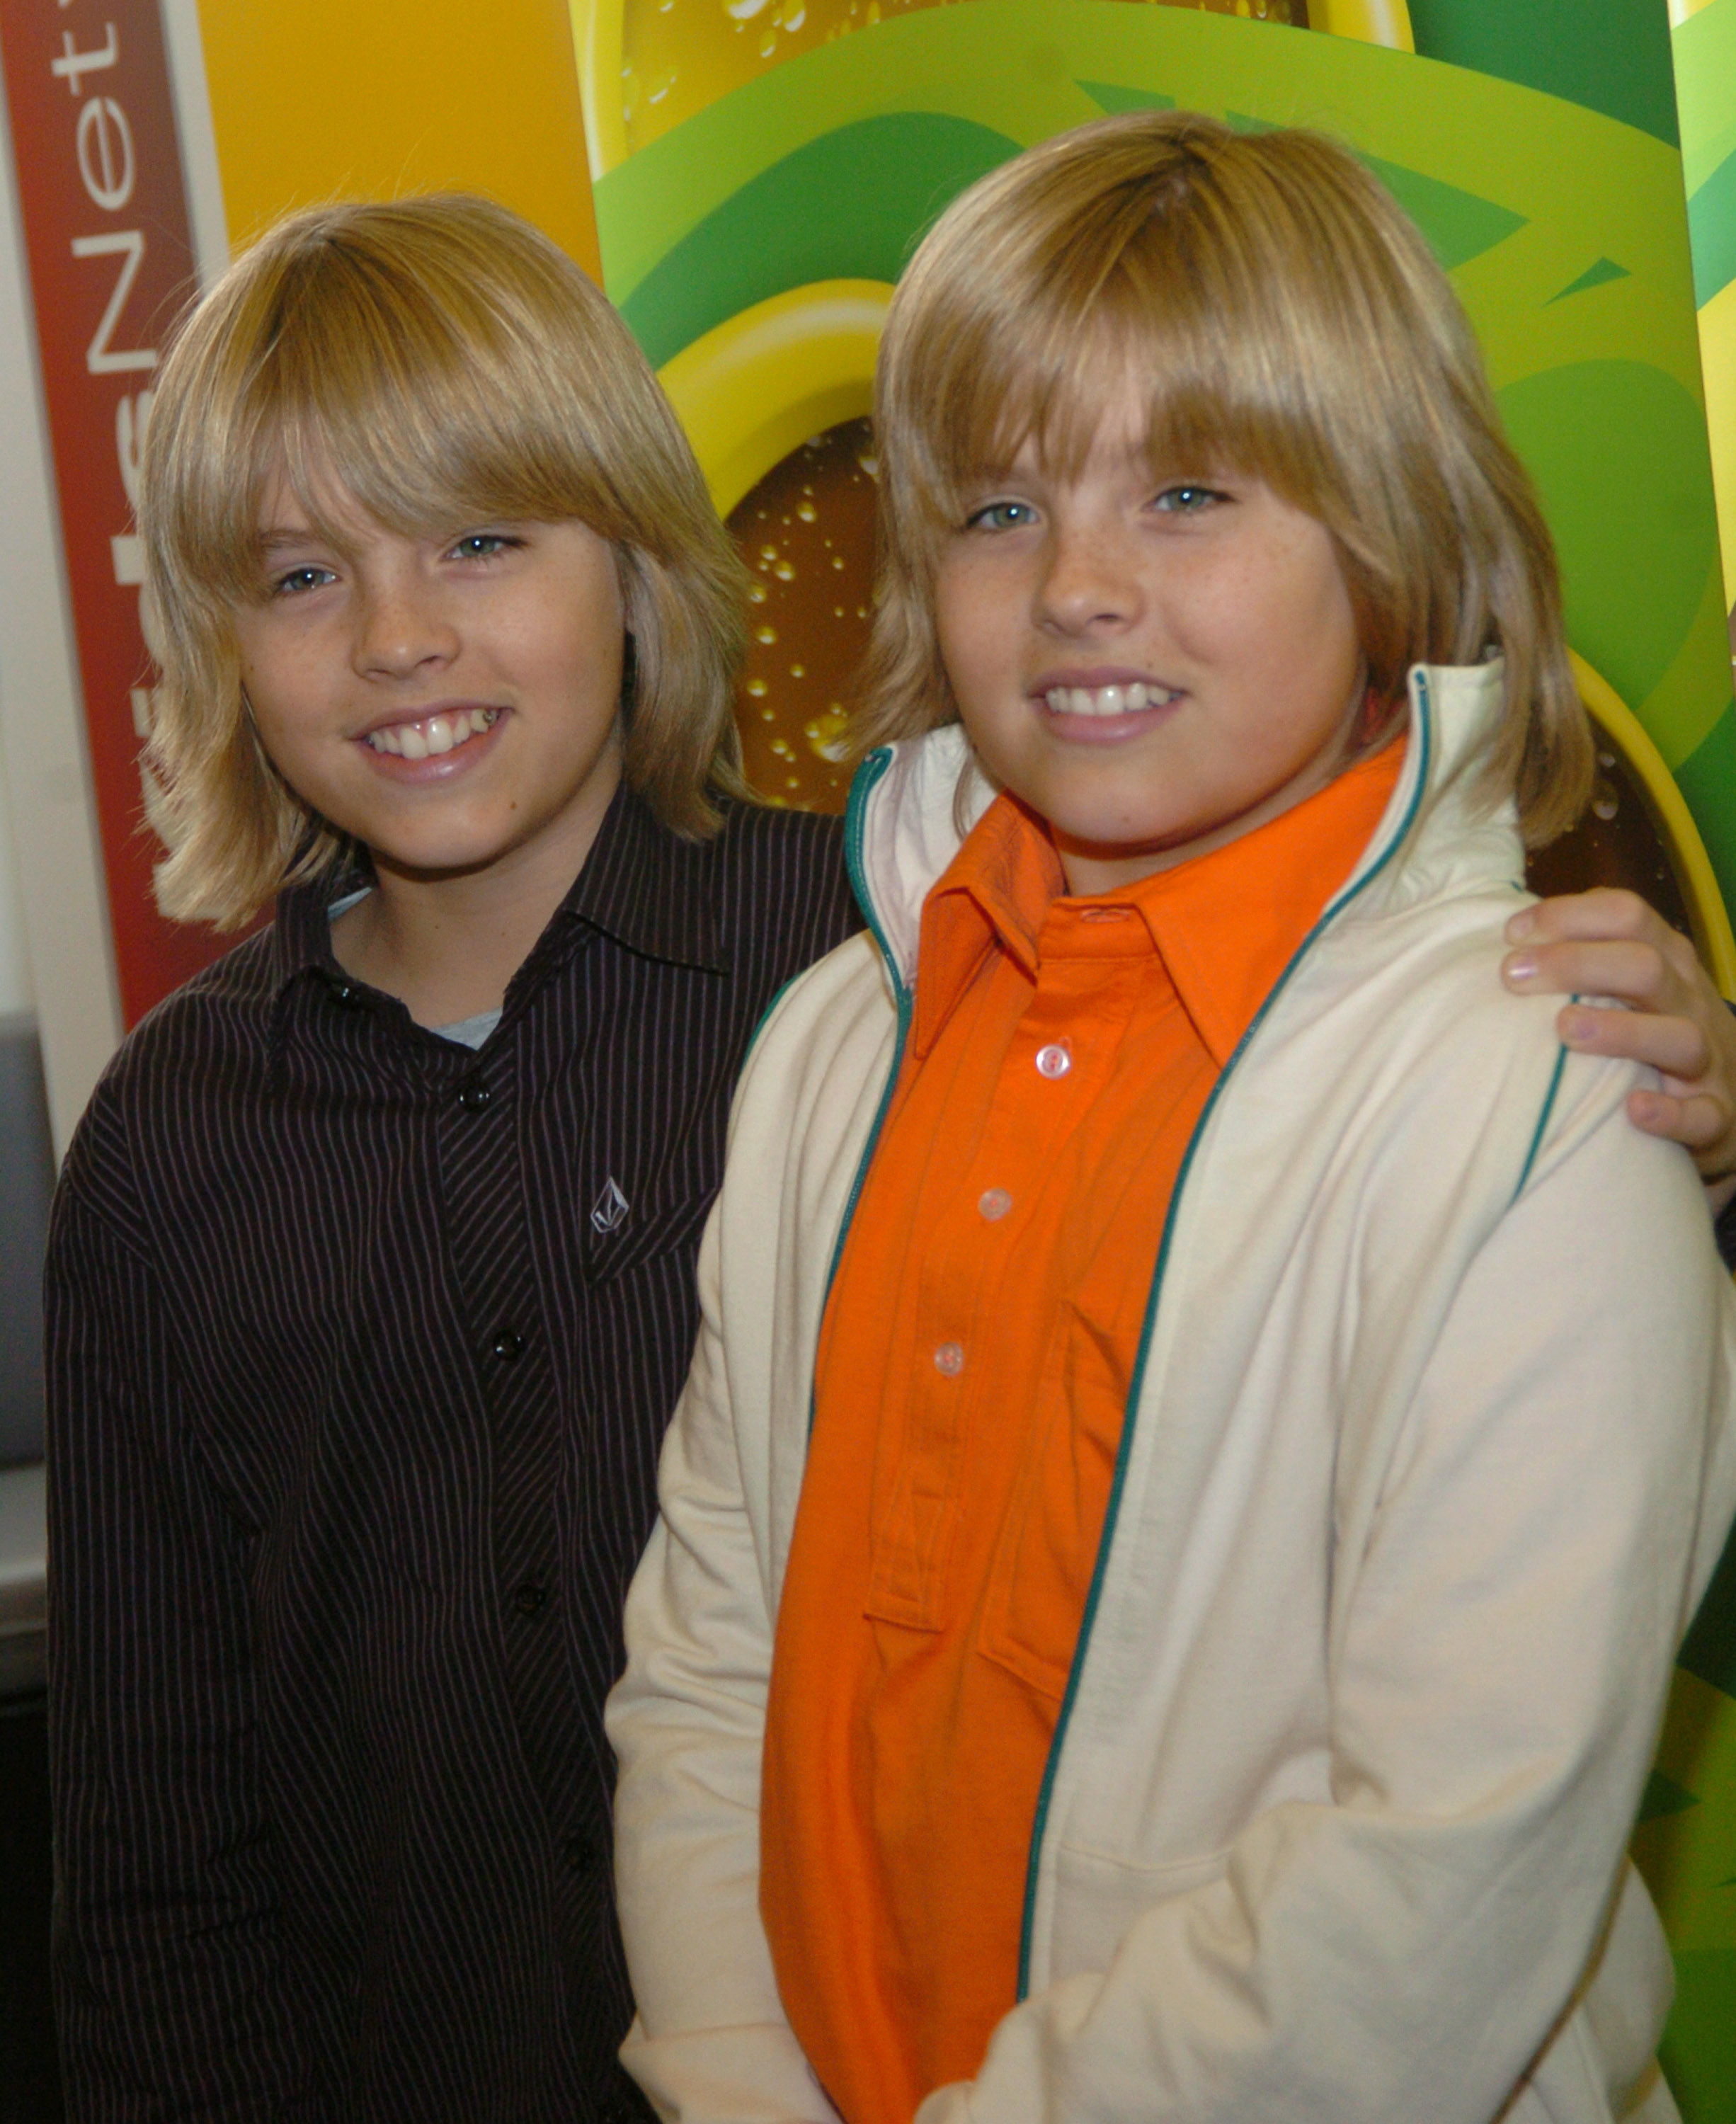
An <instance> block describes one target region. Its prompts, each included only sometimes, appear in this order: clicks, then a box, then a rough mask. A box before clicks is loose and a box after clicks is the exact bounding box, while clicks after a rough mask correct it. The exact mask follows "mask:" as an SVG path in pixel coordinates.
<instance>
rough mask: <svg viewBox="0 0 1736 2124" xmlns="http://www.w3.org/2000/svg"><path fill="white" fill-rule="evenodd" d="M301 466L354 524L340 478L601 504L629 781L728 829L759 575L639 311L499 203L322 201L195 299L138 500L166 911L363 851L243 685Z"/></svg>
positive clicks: (556, 505)
mask: <svg viewBox="0 0 1736 2124" xmlns="http://www.w3.org/2000/svg"><path fill="white" fill-rule="evenodd" d="M280 475H281V476H283V477H286V478H287V479H288V481H289V484H290V486H292V488H293V489H294V492H295V494H296V496H297V498H298V500H299V501H300V502H301V504H302V505H303V507H304V508H305V509H306V510H308V514H309V516H310V518H311V519H313V522H314V523H315V524H316V526H318V528H319V529H321V530H322V532H324V533H328V534H330V535H332V536H333V537H336V533H337V527H336V525H334V524H332V523H330V522H329V521H328V520H325V519H322V506H323V507H326V508H329V505H330V502H331V499H332V495H331V482H332V481H333V480H334V479H335V480H336V481H337V482H339V483H341V489H342V491H343V493H344V494H345V495H346V496H349V497H350V498H351V499H353V500H354V501H355V502H356V503H358V504H360V506H361V508H362V509H363V510H365V511H366V512H367V513H368V514H369V515H371V516H373V517H374V518H375V519H378V520H379V522H380V523H382V524H384V525H386V526H387V527H388V529H391V530H393V531H397V532H400V533H406V534H409V535H412V536H421V537H426V536H435V537H445V536H449V535H454V534H455V533H458V532H459V531H461V530H463V529H466V528H468V526H469V525H470V524H478V523H487V522H492V521H501V520H508V521H513V520H516V521H534V522H562V521H569V520H574V519H576V520H579V521H581V522H583V523H585V524H587V525H589V527H590V529H592V530H593V531H595V532H596V533H598V535H599V536H600V537H601V538H605V539H607V540H608V541H609V543H611V545H612V546H613V547H614V551H615V554H616V559H617V565H618V566H619V571H620V577H621V588H622V594H623V607H624V611H625V614H626V623H627V627H628V632H630V634H631V635H632V637H633V673H634V677H633V693H632V696H631V703H630V712H629V714H628V722H627V732H626V748H625V773H626V778H627V780H628V782H629V783H630V784H631V786H632V787H634V788H635V789H637V791H638V792H640V793H641V794H642V796H643V797H645V798H646V799H647V801H648V802H649V803H650V804H651V806H652V808H653V810H654V811H656V813H657V815H658V816H659V817H660V818H661V820H663V821H664V823H665V824H666V825H669V826H670V827H671V828H672V829H675V831H677V832H679V833H681V834H687V835H690V836H699V835H703V834H708V833H710V832H712V831H713V830H714V829H716V826H717V823H718V813H717V808H716V806H715V805H714V803H713V801H712V797H713V792H719V793H724V794H728V795H732V796H739V795H742V794H744V793H745V788H744V784H743V782H742V780H741V771H740V750H739V741H738V740H737V738H736V726H735V721H734V713H733V704H734V685H735V676H736V667H737V665H738V664H739V661H740V658H741V649H742V646H743V642H744V640H745V627H746V623H745V618H744V614H745V611H746V605H745V597H744V593H745V587H746V583H745V576H744V573H743V571H742V568H741V562H740V561H739V560H738V558H737V557H736V552H735V550H734V548H733V547H732V545H731V543H730V541H729V538H728V537H727V533H725V532H724V530H723V529H722V526H721V525H720V524H719V523H718V521H717V516H716V514H715V512H714V511H713V508H712V505H711V502H710V499H709V496H708V494H707V491H706V488H705V483H704V481H703V477H702V475H701V474H700V472H699V467H698V465H697V464H696V463H695V462H694V457H693V453H692V451H691V449H689V445H688V443H687V440H686V439H685V436H684V435H683V434H682V432H681V430H680V425H679V424H678V423H677V421H676V420H675V416H674V414H673V412H672V411H670V407H669V405H668V402H667V401H666V399H665V397H664V396H663V394H662V392H661V389H660V388H659V387H658V384H657V383H656V378H654V377H653V376H652V373H651V371H650V369H649V368H648V366H647V364H646V362H645V359H644V357H643V356H642V355H641V353H640V352H639V350H638V348H637V345H635V344H634V342H633V339H632V337H631V336H630V335H629V334H628V331H627V328H626V327H625V326H624V325H623V323H622V322H621V320H620V318H619V317H618V316H617V315H616V313H615V312H614V310H613V309H612V308H610V307H609V303H607V302H606V301H605V298H603V296H602V295H601V294H599V292H598V291H597V289H595V287H593V286H592V284H591V283H590V281H589V280H587V279H586V277H585V275H583V274H582V273H581V272H580V271H579V270H578V269H577V267H576V266H574V265H572V262H571V261H569V260H568V259H567V257H566V256H564V255H563V254H562V252H561V251H558V250H557V248H556V247H555V246H554V245H553V244H552V243H550V242H548V241H547V240H546V239H545V238H544V237H542V236H540V235H539V234H538V233H537V232H536V231H535V230H534V229H533V228H530V227H529V225H528V224H527V223H525V222H523V221H520V219H518V218H517V217H516V216H515V215H513V214H509V213H507V212H506V210H505V209H502V208H500V207H496V206H494V205H492V204H489V203H487V201H484V200H478V199H468V198H462V197H450V198H431V199H420V200H403V201H400V202H398V203H397V204H393V205H350V206H338V207H328V208H322V209H316V210H314V211H313V212H312V213H308V214H299V215H296V216H294V217H293V218H292V219H289V220H288V221H285V222H284V223H280V225H279V226H278V227H277V228H275V229H273V230H272V231H271V233H269V234H267V235H266V237H263V238H262V239H261V242H259V243H257V244H256V245H255V246H254V247H253V248H252V250H251V251H248V252H247V254H246V256H243V257H242V259H240V260H239V261H238V262H237V264H236V265H235V266H233V267H232V268H231V269H230V270H229V272H228V274H227V275H225V276H224V277H223V280H221V281H220V282H219V284H218V285H217V287H216V288H215V289H213V290H212V292H211V294H209V296H208V297H207V298H206V299H205V301H204V302H203V303H200V306H199V307H198V308H197V309H196V310H195V311H194V312H193V313H192V315H191V317H190V319H189V321H188V322H187V325H186V328H185V330H184V331H183V332H182V333H181V336H180V338H179V340H178V341H177V342H176V346H175V348H174V350H173V351H172V354H171V355H170V356H169V359H168V360H167V363H166V364H165V366H164V369H163V371H162V378H161V382H160V383H159V385H158V390H157V394H156V400H155V403H154V405H153V408H152V411H151V417H150V423H149V427H148V433H147V436H146V441H145V449H144V455H143V475H142V480H141V492H140V502H139V529H140V530H141V532H142V533H143V537H144V540H145V547H146V554H147V570H148V599H149V604H150V609H151V613H152V616H153V648H154V649H155V651H156V652H157V655H158V660H159V662H160V663H161V665H162V685H161V686H160V688H158V696H157V710H156V714H155V717H154V718H153V731H152V737H151V742H150V745H149V748H148V754H147V764H148V770H149V773H150V776H151V778H152V780H153V782H154V785H155V787H154V789H153V801H152V805H151V816H152V823H153V825H154V826H155V827H156V829H157V830H158V833H159V834H161V836H162V839H163V840H164V842H165V843H167V847H168V849H169V853H168V856H167V859H166V860H165V861H164V862H162V864H161V865H160V866H159V867H158V873H157V896H158V904H159V905H160V906H161V907H162V909H163V912H164V913H165V914H169V915H171V916H172V917H173V918H175V919H179V920H183V921H186V920H198V921H205V922H211V923H215V924H216V925H217V926H218V927H219V928H233V927H236V926H238V925H239V924H240V923H244V922H246V921H247V919H249V918H250V917H251V916H252V914H253V913H254V912H255V911H256V909H258V907H259V906H260V905H261V904H262V903H263V902H264V901H265V900H268V899H270V898H271V895H273V894H274V893H275V892H276V891H278V890H280V888H281V887H282V886H285V884H289V883H293V882H295V881H298V880H300V879H303V878H307V877H310V876H316V875H318V874H319V873H321V872H323V871H325V870H327V869H328V868H329V867H332V864H333V863H334V862H335V861H336V860H337V859H338V858H339V857H340V856H341V853H342V852H343V844H342V842H341V837H340V836H339V835H338V834H337V833H336V831H335V830H334V829H332V827H331V826H330V825H328V824H327V822H326V821H324V820H322V819H320V818H318V816H317V815H314V814H313V813H312V812H311V811H310V810H309V809H308V806H306V805H304V804H303V802H302V801H301V800H300V799H299V797H297V796H296V795H295V793H294V792H293V791H292V790H291V789H289V787H288V786H287V785H286V784H285V782H284V781H283V780H282V778H281V777H280V775H279V774H278V773H277V772H276V770H275V768H274V767H273V766H272V764H271V761H270V760H269V759H267V758H266V754H265V751H264V750H263V748H262V746H261V744H260V742H259V739H258V736H257V734H256V731H255V729H254V726H253V723H252V718H251V717H250V716H249V715H248V714H247V707H246V703H245V701H244V699H243V698H242V686H241V679H240V671H239V665H238V656H237V652H236V647H235V641H234V629H233V609H234V607H235V606H236V605H237V604H239V603H242V602H243V601H244V600H247V599H251V598H253V597H256V596H257V595H258V594H259V592H260V565H261V564H260V555H259V544H258V538H259V522H260V509H261V503H262V501H263V500H264V498H265V494H266V487H267V486H268V484H269V483H270V482H271V481H272V480H273V479H274V478H275V477H279V476H280ZM340 543H341V541H340Z"/></svg>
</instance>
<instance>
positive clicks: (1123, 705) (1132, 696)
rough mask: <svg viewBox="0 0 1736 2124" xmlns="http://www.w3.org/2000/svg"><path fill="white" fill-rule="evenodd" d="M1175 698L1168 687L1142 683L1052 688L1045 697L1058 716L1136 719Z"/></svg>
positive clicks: (1140, 680) (1052, 712)
mask: <svg viewBox="0 0 1736 2124" xmlns="http://www.w3.org/2000/svg"><path fill="white" fill-rule="evenodd" d="M1174 698H1176V696H1175V694H1174V693H1173V692H1172V691H1171V690H1170V689H1169V688H1168V687H1167V686H1148V685H1147V684H1146V683H1145V682H1144V680H1142V679H1135V680H1134V681H1133V682H1132V684H1131V685H1127V686H1051V688H1049V690H1048V692H1047V693H1045V694H1044V695H1043V699H1044V700H1045V702H1047V704H1048V707H1049V710H1050V712H1051V714H1053V715H1057V716H1136V715H1137V714H1138V713H1139V712H1140V711H1141V709H1142V708H1154V707H1162V706H1163V705H1164V703H1165V702H1168V701H1173V700H1174Z"/></svg>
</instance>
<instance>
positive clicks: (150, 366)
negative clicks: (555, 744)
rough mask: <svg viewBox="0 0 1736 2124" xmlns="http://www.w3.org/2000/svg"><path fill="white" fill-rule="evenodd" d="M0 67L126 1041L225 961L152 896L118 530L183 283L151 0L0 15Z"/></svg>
mask: <svg viewBox="0 0 1736 2124" xmlns="http://www.w3.org/2000/svg"><path fill="white" fill-rule="evenodd" d="M0 64H3V68H4V73H5V77H6V95H7V108H8V110H9V111H10V113H11V119H12V153H13V158H14V161H15V163H16V176H17V185H18V199H19V205H20V209H21V219H22V221H23V224H24V228H23V233H24V242H25V253H26V258H27V260H28V261H29V267H30V278H31V298H32V301H33V303H34V306H35V327H36V341H37V345H38V347H39V349H40V359H41V364H42V382H43V389H44V394H45V398H46V400H47V411H48V423H49V435H50V439H51V443H52V446H53V453H54V476H55V481H56V485H57V487H58V491H59V510H60V529H61V539H62V544H63V548H64V553H65V557H66V571H67V580H68V588H69V590H70V593H71V601H72V615H73V629H74V632H75V633H76V636H77V638H78V670H79V676H80V679H81V681H82V686H83V692H84V712H85V718H86V721H87V726H88V730H89V736H90V751H91V765H92V778H93V780H94V783H95V787H96V811H97V819H98V825H99V827H100V829H101V837H102V850H103V861H104V864H105V867H106V877H107V885H108V901H109V917H110V921H111V925H112V928H113V934H114V942H115V965H116V967H117V970H118V972H119V975H120V1000H121V1008H122V1010H123V1013H125V1019H126V1022H127V1023H128V1024H129V1025H131V1024H133V1023H134V1022H136V1021H137V1020H138V1019H139V1017H141V1016H143V1013H145V1012H146V1011H147V1010H148V1009H149V1008H150V1007H151V1005H152V1004H153V1003H156V1002H158V1000H159V999H161V998H162V997H163V996H165V995H167V994H168V992H169V990H170V989H172V988H174V987H176V986H177V985H178V984H179V983H181V981H184V980H186V979H187V977H188V976H189V975H191V974H193V973H195V972H197V971H198V970H199V968H200V966H204V965H205V964H206V963H207V961H209V960H210V959H212V958H214V957H215V956H216V955H217V953H218V952H219V951H221V950H223V948H224V947H225V940H223V939H221V938H219V937H215V936H214V935H213V934H212V933H210V932H209V931H208V930H204V929H193V928H183V927H181V926H178V925H176V924H175V923H168V922H165V921H164V920H163V919H162V916H161V915H159V914H158V912H157V909H156V906H155V904H154V903H153V900H152V898H151V869H152V865H153V862H154V861H155V859H156V856H157V854H158V845H157V843H156V841H155V840H154V839H153V836H152V835H151V834H150V832H149V830H148V828H147V827H146V825H145V823H144V801H143V784H142V782H141V779H140V774H139V750H140V747H141V745H143V740H144V739H145V737H146V736H147V735H148V734H149V730H150V715H151V690H150V688H151V667H150V657H149V654H148V651H147V650H146V647H145V644H144V637H143V633H142V632H141V631H140V626H139V582H140V580H141V579H142V574H143V570H142V566H141V554H140V551H139V540H138V538H137V537H136V536H135V535H134V530H133V514H132V510H133V498H134V493H135V491H136V488H137V485H138V477H139V442H140V439H141V437H142V435H143V430H144V424H145V421H146V420H147V419H148V416H149V413H150V406H151V380H152V375H153V371H154V370H155V369H156V367H157V365H158V360H159V359H160V357H161V352H162V345H163V343H164V336H165V335H166V334H167V331H169V330H170V328H171V327H172V325H173V323H174V322H175V319H176V317H177V316H178V315H179V313H180V312H181V308H182V306H183V305H184V304H185V303H186V301H187V299H188V298H189V297H190V296H191V294H193V292H194V291H195V285H196V275H195V266H194V258H193V250H192V244H191V238H190V235H189V228H188V213H187V201H186V189H185V184H184V181H183V177H182V173H181V154H180V149H179V146H178V143H177V140H176V130H175V110H174V101H173V96H172V91H171V86H170V81H169V71H168V59H167V53H166V51H165V49H164V45H163V35H162V18H161V15H160V13H159V11H158V0H0Z"/></svg>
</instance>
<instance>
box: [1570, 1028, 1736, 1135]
mask: <svg viewBox="0 0 1736 2124" xmlns="http://www.w3.org/2000/svg"><path fill="white" fill-rule="evenodd" d="M1555 1026H1556V1030H1557V1031H1559V1032H1560V1036H1561V1044H1562V1046H1564V1047H1571V1048H1572V1049H1573V1050H1574V1051H1575V1053H1577V1054H1580V1055H1618V1056H1620V1057H1621V1059H1622V1060H1625V1061H1629V1062H1644V1064H1647V1066H1648V1067H1649V1068H1651V1069H1655V1070H1656V1071H1657V1072H1658V1075H1659V1076H1660V1077H1673V1078H1678V1079H1680V1080H1681V1081H1682V1083H1688V1084H1693V1085H1695V1086H1696V1088H1697V1086H1698V1082H1699V1079H1700V1078H1702V1077H1704V1076H1705V1074H1706V1071H1707V1069H1709V1068H1710V1065H1711V1061H1712V1055H1711V1051H1710V1048H1709V1046H1708V1045H1707V1042H1706V1037H1705V1033H1704V1032H1703V1031H1702V1030H1701V1027H1700V1026H1699V1024H1698V1023H1697V1022H1696V1021H1695V1020H1694V1019H1692V1018H1691V1017H1673V1016H1672V1017H1663V1016H1658V1015H1656V1014H1654V1013H1651V1012H1647V1011H1634V1010H1609V1009H1599V1008H1597V1006H1596V1005H1595V1004H1593V1003H1569V1006H1568V1008H1566V1009H1565V1010H1564V1011H1563V1012H1562V1013H1561V1014H1560V1017H1558V1018H1557V1019H1556V1021H1555ZM1682 1140H1686V1139H1682Z"/></svg>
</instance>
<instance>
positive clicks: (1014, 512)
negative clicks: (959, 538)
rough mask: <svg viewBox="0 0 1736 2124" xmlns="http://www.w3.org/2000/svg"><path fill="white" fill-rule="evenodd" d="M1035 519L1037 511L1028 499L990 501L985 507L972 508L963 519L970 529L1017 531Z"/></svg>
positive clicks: (1032, 522) (966, 526)
mask: <svg viewBox="0 0 1736 2124" xmlns="http://www.w3.org/2000/svg"><path fill="white" fill-rule="evenodd" d="M1036 521H1037V511H1036V510H1034V509H1033V507H1032V506H1031V505H1030V503H1029V502H1028V501H991V502H990V503H989V504H988V505H986V507H985V508H982V509H977V510H972V513H971V514H970V515H969V516H967V518H966V519H965V528H966V529H967V530H971V531H1018V530H1022V529H1023V528H1024V526H1025V525H1026V524H1034V523H1035V522H1036Z"/></svg>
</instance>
